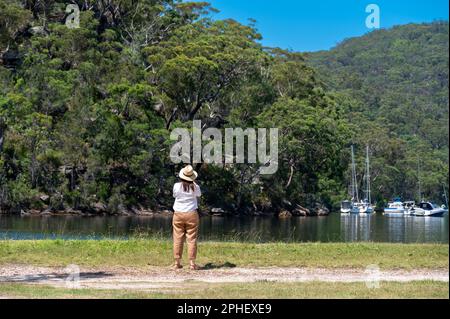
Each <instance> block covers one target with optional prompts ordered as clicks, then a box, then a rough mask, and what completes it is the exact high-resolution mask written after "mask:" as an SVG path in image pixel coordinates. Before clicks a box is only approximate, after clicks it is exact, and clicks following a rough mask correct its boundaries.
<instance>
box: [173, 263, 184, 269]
mask: <svg viewBox="0 0 450 319" xmlns="http://www.w3.org/2000/svg"><path fill="white" fill-rule="evenodd" d="M172 268H173V269H174V270H178V269H181V268H183V265H180V264H174V265H173V266H172Z"/></svg>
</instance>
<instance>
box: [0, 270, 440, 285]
mask: <svg viewBox="0 0 450 319" xmlns="http://www.w3.org/2000/svg"><path fill="white" fill-rule="evenodd" d="M77 270H78V269H77V267H67V268H58V267H35V266H28V265H2V266H0V283H2V282H8V283H13V282H15V283H29V284H30V283H33V284H45V285H51V286H55V287H68V286H69V287H70V286H71V285H72V284H73V281H72V282H71V281H69V280H68V279H70V278H73V279H72V280H76V282H77V283H76V285H77V287H81V288H96V289H132V290H140V289H141V290H146V289H164V288H177V287H179V286H180V285H182V284H185V283H192V282H207V283H229V282H255V281H278V282H305V281H327V282H363V281H368V280H370V281H372V280H381V281H398V282H405V281H414V280H436V281H445V282H448V281H449V271H448V270H446V269H443V270H412V271H405V270H389V271H378V270H377V269H376V268H375V269H368V270H364V269H320V268H315V269H312V268H279V267H268V268H237V267H236V268H216V269H205V270H198V271H191V270H188V269H180V270H172V269H170V268H168V267H149V268H147V269H130V268H118V267H115V268H102V269H98V268H97V269H95V268H81V269H79V277H78V273H77ZM71 273H72V276H70V274H71ZM78 278H79V280H78Z"/></svg>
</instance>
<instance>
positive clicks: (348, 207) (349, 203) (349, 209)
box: [341, 145, 359, 214]
mask: <svg viewBox="0 0 450 319" xmlns="http://www.w3.org/2000/svg"><path fill="white" fill-rule="evenodd" d="M351 150H352V166H351V167H352V183H351V196H352V199H351V200H344V201H342V202H341V213H342V214H358V213H359V206H358V202H359V198H358V183H357V181H356V165H355V152H354V149H353V145H352V146H351Z"/></svg>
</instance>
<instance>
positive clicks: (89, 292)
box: [0, 281, 449, 299]
mask: <svg viewBox="0 0 450 319" xmlns="http://www.w3.org/2000/svg"><path fill="white" fill-rule="evenodd" d="M0 297H9V298H40V299H42V298H77V299H79V298H177V299H178V298H180V299H191V298H196V299H197V298H202V299H206V298H283V299H285V298H294V299H305V298H315V299H330V298H371V299H374V298H433V299H435V298H447V299H448V298H449V286H448V283H446V282H435V281H414V282H407V283H399V282H381V283H380V287H379V288H376V289H369V288H367V287H366V285H365V284H364V283H327V282H306V283H273V282H256V283H241V284H236V283H233V284H207V283H184V284H182V286H180V287H177V288H170V289H169V288H167V289H164V290H163V291H159V292H157V291H130V290H126V289H117V290H100V289H65V288H54V287H49V286H43V285H30V284H0Z"/></svg>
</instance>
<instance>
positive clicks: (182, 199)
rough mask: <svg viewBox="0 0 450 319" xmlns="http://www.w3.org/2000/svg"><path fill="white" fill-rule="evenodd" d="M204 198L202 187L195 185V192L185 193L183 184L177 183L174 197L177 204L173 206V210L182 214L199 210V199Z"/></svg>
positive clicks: (174, 188)
mask: <svg viewBox="0 0 450 319" xmlns="http://www.w3.org/2000/svg"><path fill="white" fill-rule="evenodd" d="M200 196H202V192H201V191H200V186H198V185H197V184H195V183H194V191H193V192H192V190H191V191H190V192H185V191H184V190H183V184H182V183H181V182H180V183H176V184H175V185H173V197H175V203H174V204H173V210H174V211H176V212H180V213H189V212H192V211H194V210H196V209H197V208H198V204H197V197H200Z"/></svg>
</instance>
